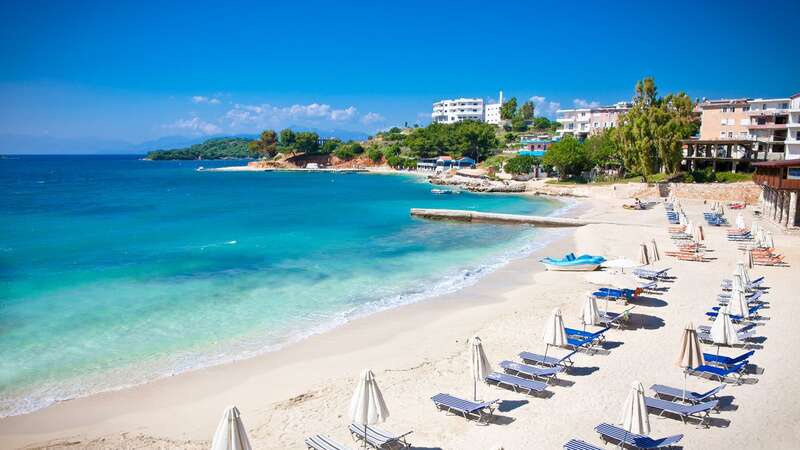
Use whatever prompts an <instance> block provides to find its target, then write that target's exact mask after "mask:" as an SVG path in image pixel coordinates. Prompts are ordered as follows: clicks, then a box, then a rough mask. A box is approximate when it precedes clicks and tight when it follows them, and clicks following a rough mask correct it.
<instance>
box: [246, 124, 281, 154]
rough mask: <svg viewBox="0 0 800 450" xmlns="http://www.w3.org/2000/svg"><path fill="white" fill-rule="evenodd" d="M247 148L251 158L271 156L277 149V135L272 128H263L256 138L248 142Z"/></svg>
mask: <svg viewBox="0 0 800 450" xmlns="http://www.w3.org/2000/svg"><path fill="white" fill-rule="evenodd" d="M247 150H248V151H247V153H248V155H249V156H250V157H252V158H266V157H271V156H273V155H274V154H275V152H277V151H278V135H277V134H276V133H275V131H274V130H264V131H263V132H261V136H260V137H259V139H258V140H255V141H251V142H250V143H249V144H248V146H247Z"/></svg>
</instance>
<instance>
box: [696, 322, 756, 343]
mask: <svg viewBox="0 0 800 450" xmlns="http://www.w3.org/2000/svg"><path fill="white" fill-rule="evenodd" d="M709 328H710V327H709ZM737 336H738V337H739V340H740V341H741V342H742V343H741V344H738V345H730V346H729V347H746V346H747V345H748V341H749V340H750V339H753V338H754V337H756V332H755V330H747V331H743V332H740V333H737ZM697 338H698V339H700V342H703V343H706V344H713V343H714V339H712V338H711V331H710V330H709V331H700V330H697Z"/></svg>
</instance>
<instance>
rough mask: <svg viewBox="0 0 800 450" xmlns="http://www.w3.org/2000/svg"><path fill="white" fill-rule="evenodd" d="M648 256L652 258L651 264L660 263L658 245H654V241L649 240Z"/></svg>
mask: <svg viewBox="0 0 800 450" xmlns="http://www.w3.org/2000/svg"><path fill="white" fill-rule="evenodd" d="M650 249H651V251H650V256H651V257H652V260H653V262H656V261H661V253H659V252H658V245H656V240H655V239H651V240H650Z"/></svg>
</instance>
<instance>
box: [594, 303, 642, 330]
mask: <svg viewBox="0 0 800 450" xmlns="http://www.w3.org/2000/svg"><path fill="white" fill-rule="evenodd" d="M633 308H635V306H632V307H630V308H628V309H626V310H625V311H622V312H621V313H615V312H610V311H600V323H601V324H603V325H604V326H606V327H617V328H624V327H625V325H624V322H625V321H626V320H627V319H626V318H627V316H628V313H629V312H630V311H631V310H633Z"/></svg>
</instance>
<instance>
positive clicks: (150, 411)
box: [0, 199, 800, 449]
mask: <svg viewBox="0 0 800 450" xmlns="http://www.w3.org/2000/svg"><path fill="white" fill-rule="evenodd" d="M622 203H623V201H622V200H607V199H591V200H586V201H584V202H583V205H584V206H583V207H581V208H579V210H578V211H580V218H582V219H584V220H586V221H587V222H599V221H608V222H625V223H629V224H630V225H628V226H625V227H621V226H619V225H613V224H608V223H587V224H586V225H584V226H581V227H577V228H568V229H554V230H547V231H545V232H552V233H560V236H561V238H560V239H559V240H557V241H556V242H555V243H554V244H552V245H550V246H549V247H548V248H547V249H544V250H543V252H540V253H539V254H535V255H531V256H530V257H527V258H525V259H521V260H517V261H514V262H512V263H510V264H509V265H507V266H505V267H503V268H501V269H499V270H497V271H496V272H494V273H492V274H490V275H488V276H486V277H485V278H483V279H482V280H481V281H480V282H479V283H478V284H476V285H475V286H472V287H470V288H467V289H464V290H462V291H459V292H456V293H453V294H450V295H447V296H444V297H441V298H438V299H436V300H433V301H427V302H422V303H418V304H414V305H410V306H406V307H402V308H399V309H397V310H392V311H388V312H385V313H379V314H376V315H374V316H370V317H369V318H366V319H361V320H356V321H353V322H351V323H349V324H347V325H345V326H343V327H340V328H338V329H336V330H334V331H332V332H329V333H325V334H322V335H317V336H313V337H311V338H308V339H306V340H304V341H302V342H300V343H298V344H295V345H293V346H291V347H289V348H287V349H285V350H282V351H278V352H274V353H271V354H268V355H265V356H261V357H257V358H254V359H251V360H246V361H241V362H237V363H233V364H228V365H225V366H218V367H213V368H209V369H205V370H201V371H196V372H191V373H187V374H182V375H179V376H175V377H171V378H168V379H164V380H160V381H157V382H154V383H149V384H147V385H144V386H141V387H136V388H133V389H127V390H123V391H119V392H112V393H107V394H100V395H96V396H92V397H89V398H84V399H77V400H73V401H70V402H66V403H62V404H59V405H56V406H53V407H51V408H47V409H45V410H42V411H39V412H36V413H33V414H30V415H27V416H19V417H13V418H8V419H4V420H2V421H0V436H2V437H3V442H4V443H8V444H9V445H8V446H9V447H12V448H13V447H18V446H23V445H29V444H33V443H38V444H43V443H49V444H54V443H55V444H56V445H53V446H52V447H48V448H76V446H75V445H78V446H79V447H80V448H89V449H92V448H125V446H128V447H132V446H134V445H135V446H136V448H152V449H155V448H164V447H167V448H197V449H200V448H208V446H209V442H210V439H211V436H212V434H213V432H214V429H215V427H216V424H217V422H218V420H219V418H220V414H221V413H222V411H223V409H224V408H225V407H226V406H228V405H229V404H236V405H237V406H238V407H239V409H240V410H241V412H242V419H243V421H244V423H245V426H246V428H247V431H248V434H249V436H250V440H251V442H252V444H253V448H259V449H262V448H263V449H286V448H305V447H304V443H303V440H304V439H305V438H306V437H308V436H311V435H314V434H317V433H326V434H328V435H330V436H332V437H334V438H335V439H336V440H337V441H340V442H342V443H345V444H347V445H348V446H350V447H351V448H356V447H357V445H356V444H355V443H354V442H353V441H352V440H351V438H350V436H349V432H348V430H347V426H348V421H347V419H346V414H347V408H348V404H349V401H350V397H351V395H352V391H353V386H354V385H355V380H356V378H357V376H358V374H359V373H360V371H361V369H362V368H370V369H372V370H373V372H374V373H375V375H376V377H377V380H378V383H379V384H380V387H381V390H382V391H383V396H384V398H385V400H386V403H387V406H388V407H389V409H390V411H391V416H390V417H389V419H388V420H387V421H386V423H383V424H380V425H379V427H380V428H382V429H386V430H390V431H394V432H397V433H403V432H405V431H408V430H413V434H411V435H410V436H409V437H408V439H409V441H411V442H412V443H413V444H414V446H415V447H419V448H442V449H490V448H497V447H500V446H502V447H503V448H505V449H529V448H543V449H558V448H561V446H562V445H563V444H564V443H565V442H567V441H568V440H570V439H572V438H578V439H582V440H585V441H587V442H590V443H592V444H594V445H598V446H601V447H602V445H601V441H600V440H599V437H598V435H597V433H595V432H594V428H595V427H596V426H597V425H598V424H600V423H603V422H607V423H616V422H617V420H618V419H619V416H620V412H621V408H622V403H623V401H624V399H625V397H626V395H627V393H628V391H629V390H630V385H631V382H633V381H639V382H641V383H642V384H643V385H644V387H645V389H646V390H647V389H648V388H649V386H650V385H652V384H663V385H668V386H676V387H680V386H683V383H684V374H683V371H682V370H681V369H680V368H679V367H678V366H677V365H676V361H677V359H678V352H679V344H680V338H681V335H682V332H683V329H684V326H685V325H686V323H687V322H689V321H692V322H694V325H695V326H701V325H709V326H710V325H711V323H712V322H711V321H709V320H707V317H706V315H705V313H706V312H707V311H709V310H710V309H711V307H712V306H714V305H715V304H716V299H717V295H718V294H719V293H720V292H721V289H720V282H721V280H722V279H725V278H730V277H731V274H732V272H733V270H734V269H735V263H736V261H737V260H738V259H740V251H739V250H738V248H737V247H738V245H737V243H734V242H730V241H728V240H727V239H726V229H725V228H716V227H708V226H706V227H705V238H706V239H705V241H704V245H705V246H706V247H707V248H708V249H709V250H710V251H709V252H708V253H707V256H708V260H707V261H706V262H691V261H678V260H676V259H674V258H670V257H664V258H663V259H662V261H661V262H660V263H659V264H658V265H657V266H658V267H671V270H670V274H671V275H673V276H674V277H675V278H674V279H673V280H671V281H669V282H665V283H663V287H664V288H665V290H663V291H662V292H660V293H658V294H644V297H643V298H641V299H640V300H637V301H635V302H633V303H632V304H631V306H633V304H635V305H636V308H635V309H634V310H633V311H632V314H631V321H630V326H629V327H628V329H624V330H615V329H612V330H609V331H608V332H607V333H606V335H607V339H606V343H605V344H604V346H603V349H602V350H603V351H600V352H596V353H595V354H587V353H579V354H577V355H576V356H575V357H574V361H575V365H574V369H573V370H572V371H571V373H568V374H563V375H560V376H559V378H560V379H561V382H559V383H558V384H556V385H553V386H550V387H548V388H547V390H548V391H550V392H552V396H549V398H537V397H532V396H528V395H525V394H521V393H514V392H512V391H509V390H506V389H500V388H496V387H489V386H486V385H480V386H478V398H479V399H483V400H493V399H496V398H497V399H500V400H501V403H500V404H499V407H498V408H497V410H496V411H495V418H494V419H493V420H492V421H491V422H490V424H489V425H487V426H476V425H475V424H474V423H471V422H468V421H466V420H464V419H463V418H460V417H456V416H450V415H447V414H445V413H442V412H438V411H437V410H436V408H435V407H434V405H433V403H432V402H431V400H430V397H431V396H433V395H435V394H437V393H439V392H444V393H449V394H452V395H456V396H459V397H462V398H465V399H468V398H470V396H471V394H472V382H471V377H470V370H469V367H470V365H469V364H470V362H469V354H470V353H469V348H468V346H467V339H468V338H469V337H471V336H473V335H478V336H480V337H481V339H482V341H483V347H484V349H485V351H486V354H487V356H488V358H489V361H490V363H491V364H492V365H493V369H494V370H496V371H497V370H499V366H498V365H497V364H498V363H499V362H500V361H502V360H516V361H518V360H519V358H518V356H517V355H518V354H519V353H520V352H523V351H530V352H535V353H543V352H544V350H545V346H544V344H542V343H541V330H542V328H543V326H544V323H545V321H546V320H547V317H548V315H549V314H550V313H551V311H552V310H553V309H554V308H560V309H561V311H562V313H563V318H564V322H565V324H566V325H567V326H569V327H572V328H579V327H580V322H579V314H580V310H581V306H582V304H583V301H584V299H585V297H586V293H587V292H588V291H590V290H593V289H594V288H595V286H594V285H592V284H590V283H589V282H588V281H586V279H585V276H586V275H585V274H580V273H570V272H543V271H542V270H541V267H540V265H539V264H538V263H537V262H536V261H537V259H538V258H539V257H540V256H542V255H543V254H547V255H551V256H560V255H562V254H564V253H566V252H568V251H574V252H575V253H576V254H579V253H591V254H600V255H605V256H607V257H610V258H615V257H627V258H630V259H637V254H638V243H640V242H645V241H649V240H650V239H653V238H654V239H655V240H656V242H657V243H658V246H659V248H660V249H661V250H662V252H665V251H668V250H672V249H673V248H674V247H675V245H674V244H673V242H672V240H671V239H670V237H669V233H668V228H667V226H668V224H667V222H666V220H665V218H664V209H663V207H662V206H660V205H658V206H656V207H654V208H652V209H650V210H647V211H627V210H623V209H622V208H621V205H622ZM682 203H683V206H684V209H685V210H686V212H687V215H688V216H689V218H690V219H692V220H693V221H695V222H698V223H704V222H703V212H705V211H707V210H708V208H709V206H708V205H704V204H702V202H699V201H683V202H682ZM751 213H752V212H751V210H749V209H748V210H746V211H745V212H744V214H745V217H746V221H747V223H748V224H749V223H750V222H751V220H752V215H751ZM728 214H729V217H730V215H733V214H735V213H731V212H729V213H728ZM774 231H776V234H775V240H776V247H778V248H779V250H780V252H781V253H783V254H784V255H785V256H786V259H787V261H789V262H790V263H792V264H793V266H792V267H764V266H756V268H755V269H754V270H753V275H754V276H761V275H763V276H765V277H766V280H767V282H766V285H767V286H769V288H770V289H769V292H768V293H767V294H766V297H765V299H766V300H767V301H768V302H769V304H768V305H767V308H765V309H763V310H762V311H760V314H761V315H762V316H763V319H761V320H758V321H757V322H756V323H757V326H756V330H757V332H756V333H757V335H758V337H759V339H758V340H757V341H756V342H754V343H753V344H752V345H753V346H754V348H755V349H756V354H755V355H754V356H753V357H752V358H751V359H750V362H751V363H752V364H753V366H754V367H753V368H752V369H753V370H750V371H748V373H746V374H745V376H744V379H745V381H744V382H743V383H742V384H741V385H729V386H726V388H725V389H724V390H723V392H722V393H721V394H720V396H721V397H722V398H723V399H724V401H723V403H722V404H723V407H722V408H720V409H721V410H720V411H719V412H714V413H712V414H711V416H710V420H709V427H708V428H701V427H697V426H695V425H693V424H683V423H682V422H681V421H680V420H676V419H675V418H661V417H658V416H656V415H654V414H651V415H650V424H651V433H650V434H651V435H652V436H654V437H663V436H667V435H675V434H684V435H685V436H684V438H683V440H682V441H681V443H680V445H681V446H682V447H683V448H687V449H692V448H694V449H711V448H751V449H754V448H755V449H757V448H763V449H772V448H794V447H795V445H796V442H797V439H798V431H797V430H796V428H795V425H794V423H795V422H796V419H797V418H798V417H800V405H798V403H797V402H796V401H795V399H796V398H797V396H798V394H800V392H798V388H797V387H796V383H794V382H793V379H794V377H795V376H796V374H797V373H800V360H798V358H793V357H789V355H790V353H787V352H791V349H792V347H791V344H792V343H794V342H798V340H800V332H798V331H797V327H796V318H797V317H798V314H800V304H798V303H797V302H795V301H794V299H795V298H796V287H795V280H794V279H793V278H796V273H797V270H796V264H794V263H795V262H796V261H798V257H800V237H798V236H784V235H782V234H780V233H777V230H774ZM599 303H600V305H601V307H602V302H599ZM608 308H609V310H611V311H622V310H623V309H624V308H625V306H623V305H619V304H615V303H614V302H611V303H610V305H609V307H608ZM704 349H705V350H706V351H707V352H715V351H716V349H715V347H713V346H704ZM566 353H567V351H566V350H564V349H552V348H551V349H550V354H551V355H559V356H561V355H564V354H566ZM720 353H721V354H725V355H738V354H740V353H741V351H740V349H729V348H722V349H721V350H720ZM686 383H687V388H688V389H689V390H692V391H697V392H702V391H706V390H709V389H711V388H712V387H714V386H717V385H718V384H719V383H717V382H713V381H708V380H704V379H700V378H697V377H692V376H690V377H688V379H686ZM646 394H647V395H648V396H651V395H652V392H650V391H648V392H646ZM120 433H126V434H124V435H121V434H120ZM101 439H102V440H101ZM76 442H78V443H79V444H75V443H76ZM59 443H60V444H59ZM609 448H610V447H609Z"/></svg>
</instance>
